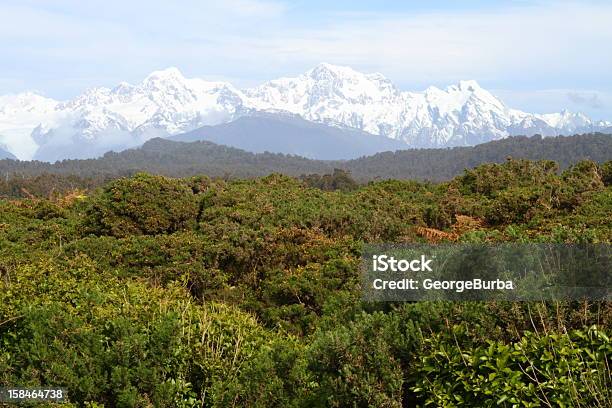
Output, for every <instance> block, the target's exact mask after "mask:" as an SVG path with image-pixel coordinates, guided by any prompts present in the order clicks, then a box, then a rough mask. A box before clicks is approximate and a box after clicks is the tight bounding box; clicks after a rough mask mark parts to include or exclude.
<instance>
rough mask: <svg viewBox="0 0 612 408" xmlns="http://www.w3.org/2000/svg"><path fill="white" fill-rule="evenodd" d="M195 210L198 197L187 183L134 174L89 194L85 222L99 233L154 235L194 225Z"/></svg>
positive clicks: (94, 231)
mask: <svg viewBox="0 0 612 408" xmlns="http://www.w3.org/2000/svg"><path fill="white" fill-rule="evenodd" d="M197 213H198V202H197V197H196V196H195V195H194V194H193V191H192V190H191V189H190V188H189V186H188V185H187V183H185V182H183V181H177V180H171V179H168V178H165V177H161V176H150V175H147V174H137V175H136V176H134V177H132V178H123V179H118V180H114V181H111V182H110V183H109V184H107V185H106V186H105V187H104V188H103V189H102V191H101V192H100V193H99V194H97V195H94V196H93V197H91V198H90V206H89V208H88V209H87V214H86V216H85V222H86V226H87V228H88V230H89V231H91V232H93V233H95V234H99V235H113V236H117V237H125V236H129V235H141V234H147V235H156V234H164V233H171V232H174V231H178V230H181V229H183V228H187V227H189V226H191V225H193V224H195V221H196V216H197Z"/></svg>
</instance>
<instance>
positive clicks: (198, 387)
mask: <svg viewBox="0 0 612 408" xmlns="http://www.w3.org/2000/svg"><path fill="white" fill-rule="evenodd" d="M611 166H612V162H606V163H603V164H597V163H594V162H590V161H582V162H579V163H577V164H575V165H574V166H571V167H569V168H567V169H565V170H563V171H561V170H560V168H559V166H558V165H557V164H556V163H554V162H551V161H537V162H533V161H527V160H507V161H506V162H504V163H501V164H484V165H482V166H479V167H476V168H474V169H471V170H466V171H465V172H464V173H463V174H462V175H460V176H457V177H455V178H454V179H452V180H450V181H448V182H443V183H438V184H436V183H431V182H418V181H401V180H384V181H375V182H370V183H369V184H367V185H362V186H359V185H357V184H356V183H354V181H353V180H352V179H351V178H350V176H349V175H348V174H347V173H346V172H344V171H336V172H335V173H333V174H330V175H328V176H305V177H304V178H302V179H296V178H291V177H288V176H283V175H278V174H272V175H269V176H266V177H262V178H255V179H247V180H239V179H232V180H223V179H211V178H208V177H204V176H195V177H189V178H183V179H171V178H167V177H164V176H159V175H150V174H145V173H138V174H136V175H135V176H133V177H129V178H119V179H115V180H108V181H106V182H105V183H104V184H103V185H102V186H101V187H100V188H97V189H94V188H93V186H91V187H89V188H88V189H87V190H79V189H76V188H75V187H73V186H74V184H70V181H69V179H68V178H66V177H65V176H52V175H47V176H45V177H47V181H48V183H55V184H57V185H64V186H65V188H63V189H62V191H63V192H62V193H61V194H59V193H56V192H54V193H53V194H47V195H45V198H41V197H36V195H35V194H32V193H31V192H30V194H31V197H28V198H20V199H4V200H0V387H1V386H9V385H11V386H14V385H20V386H39V385H54V386H63V387H65V388H66V389H67V390H68V395H69V400H70V403H71V404H73V405H74V406H89V407H100V406H106V407H115V406H117V407H147V406H160V407H164V406H165V407H201V406H212V407H228V406H236V407H243V406H247V407H275V406H277V407H317V406H321V407H323V406H331V407H345V406H348V407H370V406H374V407H402V406H406V407H408V406H432V407H453V406H470V407H473V406H502V407H540V406H550V407H553V406H554V407H556V406H566V407H570V406H585V407H586V406H589V407H591V406H595V407H609V406H610V405H611V403H612V392H611V391H610V390H612V374H611V371H610V363H611V362H610V356H611V355H612V344H611V342H610V335H611V334H612V323H611V322H612V307H611V304H610V303H609V302H543V303H510V302H488V303H485V302H456V303H453V302H419V303H384V304H379V303H366V302H363V301H362V300H361V290H360V276H359V264H360V255H361V251H362V245H363V244H364V243H376V242H426V241H429V242H441V241H445V240H451V241H456V242H568V243H574V242H593V243H608V244H609V243H610V241H611V239H612V223H611V221H610V213H611V212H612V185H611V178H610V169H611V168H612V167H611ZM37 177H40V176H37ZM55 177H56V178H57V180H56V179H55ZM28 182H31V183H36V182H37V181H36V177H35V178H34V179H27V178H26V179H24V183H28ZM24 185H25V184H24ZM76 187H78V188H83V186H80V185H79V186H76ZM70 189H72V190H71V192H68V191H69V190H70ZM59 190H60V189H58V190H56V191H59Z"/></svg>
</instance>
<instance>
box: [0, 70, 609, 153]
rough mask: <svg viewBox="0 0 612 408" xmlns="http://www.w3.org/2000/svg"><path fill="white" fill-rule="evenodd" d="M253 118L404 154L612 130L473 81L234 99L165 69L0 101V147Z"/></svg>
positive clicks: (344, 73)
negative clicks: (353, 137) (361, 139)
mask: <svg viewBox="0 0 612 408" xmlns="http://www.w3.org/2000/svg"><path fill="white" fill-rule="evenodd" d="M255 111H268V112H277V111H278V112H290V113H292V114H297V115H299V116H301V117H303V118H304V119H306V120H310V121H314V122H320V123H325V124H328V125H332V126H342V127H350V128H356V129H359V130H363V131H366V132H369V133H373V134H377V135H383V136H386V137H389V138H392V139H396V140H399V141H402V142H405V143H406V147H410V146H416V147H425V146H427V147H430V146H431V147H442V146H456V145H473V144H478V143H482V142H487V141H490V140H494V139H499V138H503V137H507V136H509V135H518V134H526V135H532V134H536V133H539V134H542V135H545V136H549V135H557V134H573V133H580V132H590V131H594V130H600V129H604V128H609V127H610V126H612V123H610V122H598V123H595V122H593V121H591V120H590V119H589V118H588V117H586V116H585V115H583V114H580V113H570V112H567V111H563V112H561V113H552V114H545V115H537V114H530V113H526V112H521V111H519V110H515V109H511V108H509V107H507V106H505V105H504V104H503V102H501V101H500V100H499V99H498V98H496V97H495V96H493V95H492V94H491V93H489V92H488V91H486V90H485V89H483V88H481V87H480V86H479V85H478V84H477V83H476V82H475V81H460V82H459V83H458V84H456V85H451V86H449V87H447V88H446V89H439V88H436V87H430V88H427V89H426V90H425V91H423V92H406V91H401V90H399V89H398V88H397V87H396V86H395V85H393V84H392V83H391V82H390V81H389V80H388V79H386V78H385V77H384V76H383V75H381V74H378V73H375V74H363V73H360V72H357V71H354V70H353V69H351V68H348V67H340V66H335V65H330V64H320V65H318V66H317V67H315V68H313V69H311V70H309V71H308V72H306V73H304V74H303V75H300V76H298V77H295V78H281V79H277V80H273V81H269V82H266V83H264V84H262V85H260V86H258V87H255V88H252V89H245V90H239V89H236V88H235V87H233V86H232V85H231V84H229V83H224V82H210V81H205V80H202V79H188V78H185V77H184V76H183V75H182V74H181V73H180V72H179V70H178V69H176V68H169V69H166V70H162V71H156V72H153V73H152V74H150V75H149V76H148V77H147V78H145V79H144V80H143V81H142V82H141V83H140V84H138V85H130V84H127V83H120V84H119V85H117V86H116V87H114V88H112V89H109V88H93V89H90V90H87V91H86V92H84V93H83V94H82V95H80V96H78V97H76V98H74V99H72V100H69V101H63V102H60V101H55V100H53V99H50V98H46V97H43V96H40V95H37V94H34V93H30V92H29V93H23V94H19V95H12V96H11V95H9V96H3V97H0V144H2V145H5V146H6V148H7V150H8V151H10V152H11V153H13V154H14V155H15V156H17V157H18V158H20V159H24V160H25V159H32V158H35V159H40V160H50V161H53V160H58V159H63V158H84V157H94V156H98V155H101V154H102V153H104V152H105V151H108V150H111V149H113V150H121V149H125V148H129V147H133V146H136V145H139V144H141V143H143V142H144V141H146V140H148V139H150V138H152V137H157V136H162V137H165V136H169V135H176V134H180V133H184V132H188V131H191V130H194V129H197V128H199V127H202V126H206V125H216V124H220V123H226V122H229V121H232V120H234V119H236V118H238V117H241V116H244V115H248V114H250V113H252V112H255Z"/></svg>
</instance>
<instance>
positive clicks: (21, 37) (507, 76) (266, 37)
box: [0, 0, 612, 120]
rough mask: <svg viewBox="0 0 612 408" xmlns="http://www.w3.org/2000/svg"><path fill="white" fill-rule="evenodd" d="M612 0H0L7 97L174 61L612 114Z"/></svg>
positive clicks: (235, 73)
mask: <svg viewBox="0 0 612 408" xmlns="http://www.w3.org/2000/svg"><path fill="white" fill-rule="evenodd" d="M610 21H612V1H588V0H585V1H564V0H557V1H544V0H543V1H519V0H515V1H495V0H490V1H476V0H473V1H472V0H463V1H436V0H431V1H388V0H379V1H373V0H372V1H360V0H353V1H348V0H336V1H329V0H327V1H324V0H299V1H284V0H222V1H202V0H199V1H198V0H191V1H189V0H175V1H153V0H149V1H141V0H130V1H126V0H120V1H119V0H103V1H102V0H88V1H82V0H53V1H48V0H40V1H39V0H0V51H1V54H0V55H1V61H2V62H1V63H0V95H2V94H8V93H17V92H22V91H26V90H33V91H36V92H38V93H41V94H43V95H46V96H49V97H53V98H56V99H68V98H71V97H74V96H76V95H78V94H79V93H81V92H82V91H83V90H85V89H86V88H89V87H93V86H111V87H112V86H114V85H116V84H117V83H119V82H121V81H127V82H130V83H138V82H140V81H141V80H142V79H143V78H144V77H146V76H147V74H149V73H150V72H152V71H154V70H158V69H163V68H166V67H169V66H175V67H177V68H179V69H180V70H181V72H183V74H184V75H185V76H187V77H200V78H204V79H208V80H225V81H229V82H232V83H233V84H234V85H236V86H239V87H248V86H253V85H256V84H259V83H261V82H263V81H265V80H269V79H274V78H277V77H281V76H295V75H299V74H300V73H303V72H305V71H306V70H308V69H310V68H312V67H313V66H315V65H317V64H318V63H320V62H328V63H332V64H338V65H347V66H351V67H352V68H354V69H356V70H359V71H363V72H380V73H382V74H384V75H385V76H386V77H388V78H389V79H390V80H391V81H393V82H394V83H395V84H396V85H397V86H398V87H399V88H400V89H402V90H410V91H420V90H423V89H425V88H427V87H428V86H430V85H435V86H440V87H445V86H447V85H450V84H453V83H456V82H457V81H459V80H461V79H475V80H477V81H478V82H479V83H480V84H481V86H483V87H484V88H486V89H489V90H491V91H492V92H493V93H494V94H496V95H497V96H499V97H501V98H502V100H503V101H504V102H506V104H507V105H509V106H511V107H514V108H518V109H523V110H526V111H530V112H535V113H547V112H554V111H559V110H561V109H565V108H567V109H569V110H572V111H582V112H585V113H587V114H588V115H589V116H591V117H592V118H594V119H608V120H612V69H611V67H612V24H610Z"/></svg>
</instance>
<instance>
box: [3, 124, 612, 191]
mask: <svg viewBox="0 0 612 408" xmlns="http://www.w3.org/2000/svg"><path fill="white" fill-rule="evenodd" d="M510 156H511V157H514V158H525V159H531V160H540V159H547V160H554V161H556V162H558V163H559V164H560V166H561V168H565V167H567V166H569V165H571V164H573V163H576V162H577V161H580V160H583V159H590V160H593V161H596V162H605V161H608V160H612V135H607V134H601V133H595V134H585V135H576V136H570V137H561V136H560V137H549V138H542V137H539V136H534V137H531V138H528V137H523V136H521V137H511V138H507V139H503V140H498V141H494V142H489V143H484V144H481V145H478V146H474V147H455V148H446V149H411V150H403V151H397V152H394V153H392V152H385V153H378V154H375V155H372V156H367V157H362V158H359V159H354V160H346V161H341V160H334V161H327V160H310V159H306V158H304V157H300V156H294V155H286V154H277V153H250V152H247V151H244V150H241V149H237V148H233V147H227V146H222V145H218V144H215V143H212V142H205V141H198V142H177V141H171V140H166V139H159V138H157V139H152V140H150V141H148V142H146V143H145V144H144V145H143V146H142V147H140V148H137V149H130V150H125V151H123V152H120V153H115V152H109V153H106V154H105V155H104V156H103V157H101V158H98V159H87V160H63V161H61V162H56V163H54V164H50V163H46V162H37V161H33V162H21V161H14V160H0V174H2V175H9V174H20V175H25V176H28V175H40V174H45V173H51V174H62V175H78V176H79V177H91V178H109V177H118V176H126V175H131V174H134V173H136V172H138V171H147V172H150V173H156V174H165V175H169V176H191V175H196V174H205V175H209V176H213V177H257V176H262V175H267V174H270V173H275V172H276V173H284V174H287V175H293V176H299V175H303V174H313V173H318V174H327V173H331V172H332V171H333V169H334V168H339V169H344V170H347V171H350V172H351V174H352V175H353V177H355V178H356V179H358V180H361V181H367V180H372V179H377V178H382V179H385V178H395V179H417V180H431V181H439V180H447V179H450V178H452V177H454V176H456V175H458V174H461V173H462V172H463V170H464V169H466V168H472V167H475V166H477V165H479V164H482V163H487V162H497V163H500V162H503V161H505V160H506V158H507V157H510Z"/></svg>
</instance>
